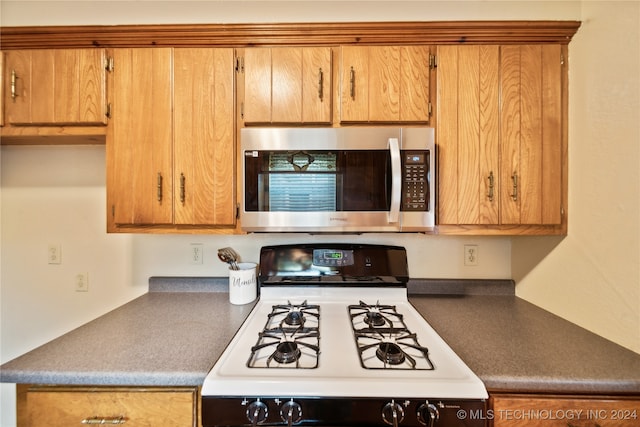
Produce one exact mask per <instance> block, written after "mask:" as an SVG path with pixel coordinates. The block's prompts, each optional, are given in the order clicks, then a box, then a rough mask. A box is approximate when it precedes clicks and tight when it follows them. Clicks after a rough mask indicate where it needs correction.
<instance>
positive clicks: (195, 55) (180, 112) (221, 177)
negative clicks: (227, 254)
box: [174, 48, 235, 225]
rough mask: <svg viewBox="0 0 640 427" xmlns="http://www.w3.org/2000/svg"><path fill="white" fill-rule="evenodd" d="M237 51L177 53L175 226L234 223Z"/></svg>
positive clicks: (177, 50)
mask: <svg viewBox="0 0 640 427" xmlns="http://www.w3.org/2000/svg"><path fill="white" fill-rule="evenodd" d="M233 63H234V54H233V49H213V48H211V49H210V48H194V49H187V48H176V49H175V50H174V165H175V174H174V188H175V189H176V191H177V194H176V195H175V196H174V203H175V223H176V224H189V225H233V224H234V223H235V197H234V195H235V186H234V182H235V179H234V177H235V167H234V165H235V150H234V147H235V145H234V69H233Z"/></svg>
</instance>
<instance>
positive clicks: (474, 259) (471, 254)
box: [464, 245, 478, 266]
mask: <svg viewBox="0 0 640 427" xmlns="http://www.w3.org/2000/svg"><path fill="white" fill-rule="evenodd" d="M464 265H465V266H476V265H478V245H464Z"/></svg>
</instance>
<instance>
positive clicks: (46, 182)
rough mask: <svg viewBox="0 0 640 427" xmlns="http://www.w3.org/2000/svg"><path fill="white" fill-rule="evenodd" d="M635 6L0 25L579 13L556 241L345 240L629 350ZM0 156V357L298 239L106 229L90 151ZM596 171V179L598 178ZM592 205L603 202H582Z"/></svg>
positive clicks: (516, 4) (321, 10)
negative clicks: (498, 290) (475, 259)
mask: <svg viewBox="0 0 640 427" xmlns="http://www.w3.org/2000/svg"><path fill="white" fill-rule="evenodd" d="M276 6H277V7H276ZM638 15H639V12H638V3H636V2H629V3H627V4H624V5H623V4H617V3H615V4H614V3H612V2H608V1H602V2H586V1H585V2H581V1H566V2H564V1H549V2H541V1H536V2H530V1H469V2H461V1H448V2H444V1H409V2H401V1H372V2H363V1H336V2H329V1H317V0H316V1H305V2H303V1H299V2H286V1H285V2H273V1H253V2H246V1H230V0H228V1H215V2H204V1H191V2H188V1H185V2H177V1H176V2H159V1H153V2H151V1H137V2H133V1H118V2H113V1H104V2H98V1H67V2H62V1H41V2H34V1H29V0H21V1H7V0H2V1H1V2H0V23H1V25H3V26H17V25H76V24H80V25H81V24H131V23H193V22H203V23H217V22H219V23H225V22H226V23H230V22H287V21H289V22H304V21H307V22H311V21H316V22H319V21H376V20H425V21H429V20H451V19H453V20H479V19H552V20H581V19H584V20H585V22H584V23H583V28H581V29H580V30H579V31H578V34H577V36H576V38H575V40H574V42H572V43H571V45H570V60H571V69H570V73H571V76H570V125H571V127H570V149H571V152H570V177H569V178H570V206H569V213H570V217H569V224H570V225H569V228H570V231H569V236H568V237H567V238H565V239H561V238H516V239H513V240H512V239H509V238H497V237H496V238H491V237H489V238H461V237H435V236H421V235H365V236H361V237H358V238H357V239H358V241H362V242H365V241H366V242H369V241H371V242H377V243H393V244H400V245H405V246H406V247H407V249H408V252H409V255H410V260H409V268H410V273H411V275H412V276H413V277H454V278H467V277H474V278H477V277H480V278H511V277H513V278H514V279H516V280H517V282H518V287H517V292H518V294H519V295H520V296H522V297H523V298H525V299H529V300H531V301H533V302H534V303H536V304H539V305H542V306H543V307H545V308H548V309H550V310H551V311H553V312H555V313H557V314H559V315H561V316H563V317H567V318H569V319H571V320H572V321H574V322H576V323H579V324H581V325H583V326H585V327H588V328H590V329H592V330H595V331H596V332H597V333H600V334H601V335H603V336H605V337H607V338H609V339H612V340H614V341H616V342H619V343H621V344H622V345H625V346H627V347H629V348H631V349H633V350H635V351H637V352H640V326H639V325H640V309H639V308H640V296H639V295H638V288H639V287H640V286H639V283H638V276H639V274H638V267H637V266H638V264H639V262H640V251H639V249H638V242H639V241H640V235H639V234H640V232H639V229H638V226H639V223H640V217H639V214H638V201H639V200H640V196H639V195H638V192H639V191H638V185H640V184H638V182H639V181H640V180H639V179H638V169H639V168H638V166H639V163H640V162H639V159H640V156H639V155H638V145H639V144H638V139H639V138H638V127H637V126H638V120H637V119H638V116H639V115H640V114H639V111H640V109H639V107H638V96H637V95H638V86H637V81H638V79H637V76H638V75H640V71H639V67H638V57H639V55H638V41H637V40H638V39H639V37H638ZM583 33H584V34H583ZM629 33H630V34H629ZM623 34H628V35H624V36H623ZM634 40H635V45H634V44H633V43H634ZM592 47H593V48H595V50H597V51H602V54H603V55H605V56H606V58H607V59H606V61H602V62H601V61H600V60H599V59H597V58H598V57H596V56H595V55H593V53H592V52H594V49H593V48H592ZM627 47H628V50H627V49H626V48H627ZM634 84H635V86H634ZM633 93H635V94H636V95H635V97H634V95H633ZM634 99H635V101H634ZM596 119H597V120H596ZM634 125H635V127H634ZM612 147H613V148H616V151H611V150H610V148H612ZM0 162H1V164H0V167H1V168H2V169H1V173H2V178H1V179H2V181H1V182H0V184H1V188H0V227H1V228H0V232H1V233H2V234H1V239H0V240H1V246H0V254H1V256H2V258H1V263H0V275H1V277H0V280H1V282H0V310H1V312H0V322H1V325H0V361H1V362H5V361H7V360H10V359H11V358H13V357H15V356H17V355H19V354H21V353H23V352H25V351H28V350H30V349H32V348H34V347H35V346H37V345H39V344H42V343H44V342H46V341H48V340H50V339H51V338H54V337H56V336H58V335H60V334H62V333H64V332H66V331H68V330H70V329H72V328H74V327H76V326H79V325H81V324H82V323H84V322H86V321H87V320H89V319H91V318H94V317H96V316H98V315H100V314H102V313H104V312H107V311H109V310H110V309H112V308H114V307H116V306H118V305H120V304H122V303H123V302H125V301H128V300H130V299H132V298H133V297H135V296H137V295H139V294H141V293H143V292H145V290H146V283H147V279H148V277H149V276H151V275H203V276H204V275H207V276H208V275H224V274H225V270H224V266H223V265H222V264H221V263H219V262H218V261H217V259H216V258H215V250H216V249H217V248H218V247H222V246H227V245H231V246H234V247H235V248H237V249H238V250H239V251H240V253H241V254H242V255H243V256H244V257H245V258H246V259H247V260H255V259H256V258H257V254H258V248H259V247H260V246H261V245H263V244H268V243H286V242H290V241H299V240H300V239H301V236H295V237H292V236H285V237H282V236H279V235H257V236H256V235H252V236H227V237H224V236H158V235H107V234H106V233H105V232H104V230H105V226H106V219H105V212H106V207H105V203H106V200H105V189H104V148H103V147H20V148H18V147H3V148H2V151H1V154H0ZM596 167H597V169H596ZM602 172H604V177H605V180H604V181H597V177H598V175H599V174H600V173H602ZM616 178H617V179H616ZM619 182H624V184H623V185H624V186H626V188H627V189H628V195H626V196H625V197H626V199H625V198H618V197H616V196H623V195H622V194H620V193H618V190H616V188H620V185H619ZM587 184H589V185H587ZM591 184H596V185H595V186H592V185H591ZM612 189H613V190H612ZM594 196H597V198H594ZM606 202H609V203H608V204H606ZM605 205H606V206H610V208H609V209H603V210H600V211H597V210H594V208H598V207H603V206H605ZM612 217H613V218H614V219H615V221H612V220H611V218H612ZM616 224H618V225H616ZM305 238H306V239H312V237H308V236H307V237H305ZM313 239H318V237H313ZM322 239H325V240H337V239H333V238H327V237H323V238H322ZM342 240H352V238H350V237H349V238H345V239H342ZM192 242H202V243H204V245H205V253H204V256H205V258H204V261H205V264H204V265H203V266H192V265H189V264H188V261H187V260H186V256H187V255H186V254H187V249H188V245H189V243H192ZM49 243H60V244H61V245H62V260H63V262H62V264H61V265H58V266H53V265H48V264H47V263H46V248H47V245H48V244H49ZM464 243H478V244H479V245H480V257H481V258H480V264H481V265H480V266H479V267H475V268H471V267H463V266H462V265H461V258H462V245H463V244H464ZM634 266H635V267H634ZM78 272H88V273H89V292H88V293H85V294H80V293H76V292H74V291H73V277H74V276H75V274H77V273H78ZM595 312H599V313H598V314H596V315H595V316H594V313H595ZM600 313H602V314H600ZM592 319H593V320H592ZM0 392H1V393H2V394H1V396H0V398H1V399H2V407H1V409H0V412H1V416H0V425H2V426H7V427H9V426H13V425H15V411H14V410H13V406H14V405H15V395H14V392H13V388H12V387H11V386H7V385H3V386H2V387H1V388H0Z"/></svg>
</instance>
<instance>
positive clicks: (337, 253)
mask: <svg viewBox="0 0 640 427" xmlns="http://www.w3.org/2000/svg"><path fill="white" fill-rule="evenodd" d="M313 265H316V266H318V267H344V266H347V265H353V251H352V250H347V249H314V250H313Z"/></svg>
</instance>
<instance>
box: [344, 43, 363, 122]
mask: <svg viewBox="0 0 640 427" xmlns="http://www.w3.org/2000/svg"><path fill="white" fill-rule="evenodd" d="M340 121H343V122H367V121H369V48H368V47H359V46H342V47H341V48H340Z"/></svg>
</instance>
